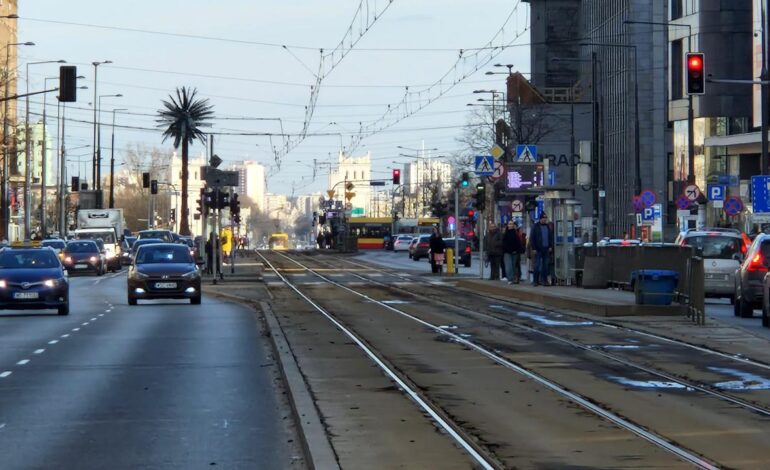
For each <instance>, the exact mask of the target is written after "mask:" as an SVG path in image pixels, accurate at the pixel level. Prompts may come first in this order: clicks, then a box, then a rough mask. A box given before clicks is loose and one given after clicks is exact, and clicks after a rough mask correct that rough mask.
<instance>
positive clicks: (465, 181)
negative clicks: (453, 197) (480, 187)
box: [460, 172, 470, 188]
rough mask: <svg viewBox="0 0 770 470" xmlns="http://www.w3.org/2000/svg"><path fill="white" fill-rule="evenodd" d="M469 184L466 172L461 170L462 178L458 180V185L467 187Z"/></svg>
mask: <svg viewBox="0 0 770 470" xmlns="http://www.w3.org/2000/svg"><path fill="white" fill-rule="evenodd" d="M469 184H470V181H468V173H466V172H463V174H462V179H461V180H460V186H462V187H463V188H467V187H468V185H469Z"/></svg>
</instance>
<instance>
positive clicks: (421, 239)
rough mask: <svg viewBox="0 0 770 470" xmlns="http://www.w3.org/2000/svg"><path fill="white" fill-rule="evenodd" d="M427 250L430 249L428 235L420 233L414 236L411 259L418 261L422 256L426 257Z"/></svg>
mask: <svg viewBox="0 0 770 470" xmlns="http://www.w3.org/2000/svg"><path fill="white" fill-rule="evenodd" d="M428 250H430V235H420V236H417V237H415V243H414V247H413V248H412V252H411V255H412V256H411V257H412V259H413V260H414V261H420V260H421V259H422V258H427V257H428Z"/></svg>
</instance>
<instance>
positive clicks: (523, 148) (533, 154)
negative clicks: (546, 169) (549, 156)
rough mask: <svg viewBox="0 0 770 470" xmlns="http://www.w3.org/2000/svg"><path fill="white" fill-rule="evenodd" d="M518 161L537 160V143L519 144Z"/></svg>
mask: <svg viewBox="0 0 770 470" xmlns="http://www.w3.org/2000/svg"><path fill="white" fill-rule="evenodd" d="M516 161H517V162H523V163H534V162H536V161H537V145H521V144H520V145H517V146H516Z"/></svg>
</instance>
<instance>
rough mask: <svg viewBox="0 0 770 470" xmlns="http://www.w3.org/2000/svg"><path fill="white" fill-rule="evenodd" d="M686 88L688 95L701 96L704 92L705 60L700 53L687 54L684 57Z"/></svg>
mask: <svg viewBox="0 0 770 470" xmlns="http://www.w3.org/2000/svg"><path fill="white" fill-rule="evenodd" d="M685 67H686V70H685V72H686V77H685V78H686V87H685V89H686V90H687V94H688V95H702V94H704V93H705V91H706V80H705V79H706V77H705V75H706V59H705V57H704V55H703V53H702V52H689V53H687V56H686V62H685Z"/></svg>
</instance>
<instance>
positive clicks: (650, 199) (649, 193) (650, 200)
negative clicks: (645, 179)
mask: <svg viewBox="0 0 770 470" xmlns="http://www.w3.org/2000/svg"><path fill="white" fill-rule="evenodd" d="M639 197H640V198H641V199H642V204H644V207H652V205H653V204H655V201H656V200H657V199H658V198H657V196H656V195H655V191H653V190H651V189H647V190H645V191H642V194H640V195H639Z"/></svg>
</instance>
